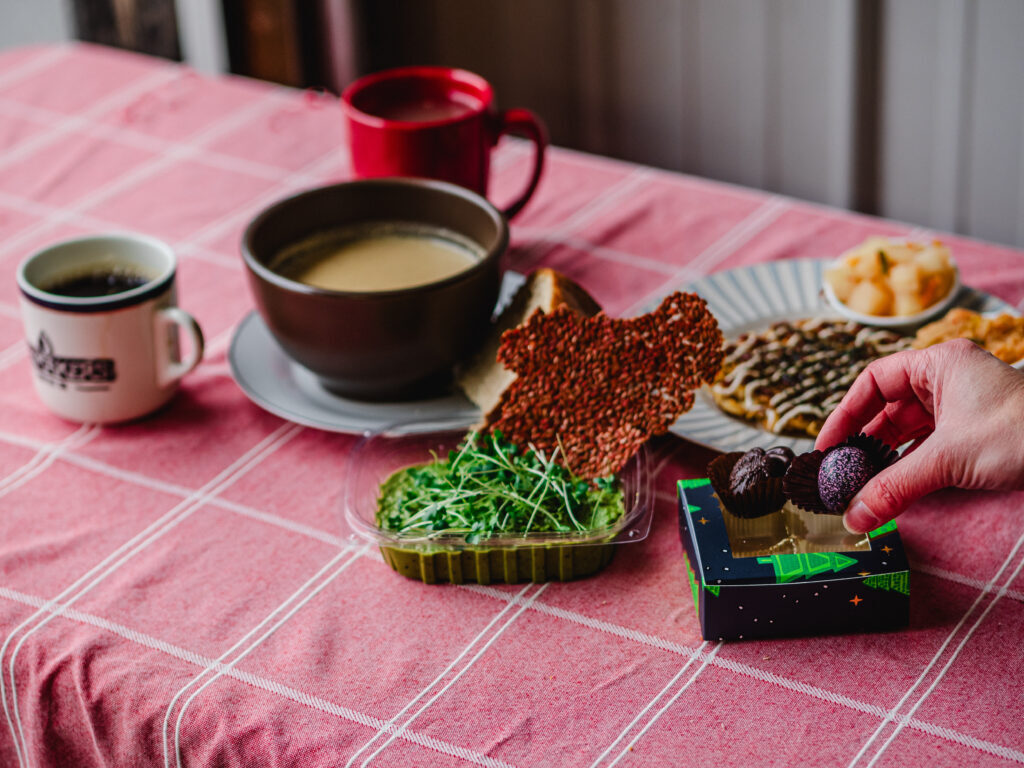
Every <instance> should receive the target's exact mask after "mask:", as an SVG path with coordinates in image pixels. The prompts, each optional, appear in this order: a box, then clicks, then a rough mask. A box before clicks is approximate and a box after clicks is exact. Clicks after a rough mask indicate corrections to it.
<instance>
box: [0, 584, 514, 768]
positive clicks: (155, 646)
mask: <svg viewBox="0 0 1024 768" xmlns="http://www.w3.org/2000/svg"><path fill="white" fill-rule="evenodd" d="M0 598H3V599H5V600H9V601H11V602H14V603H21V604H23V605H28V606H31V607H35V608H43V609H45V610H47V611H50V612H54V611H55V610H57V608H59V607H60V606H56V607H55V606H54V604H53V603H52V601H49V600H46V599H45V598H42V597H36V596H34V595H26V594H24V593H22V592H18V591H17V590H14V589H9V588H7V587H0ZM59 616H60V618H64V619H68V620H69V621H75V622H78V623H80V624H85V625H87V626H92V627H96V628H97V629H102V630H104V631H106V632H110V633H111V634H114V635H117V636H119V637H122V638H124V639H125V640H128V641H129V642H132V643H135V644H136V645H140V646H142V647H144V648H150V649H152V650H154V651H158V652H160V653H163V654H166V655H168V656H171V657H172V658H176V659H179V660H181V661H185V662H187V663H189V664H194V665H196V666H198V667H205V666H208V665H209V664H211V663H212V662H213V659H210V658H208V657H206V656H203V655H202V654H200V653H196V652H194V651H190V650H187V649H185V648H181V647H179V646H176V645H173V644H171V643H168V642H166V641H164V640H159V639H157V638H155V637H152V636H151V635H147V634H146V633H144V632H139V631H137V630H134V629H131V628H129V627H126V626H124V625H123V624H117V623H116V622H113V621H109V620H108V619H104V618H100V617H99V616H95V615H93V614H91V613H85V612H83V611H78V610H76V609H74V608H68V609H61V610H60V613H59ZM224 674H225V675H227V676H228V677H231V678H233V679H235V680H238V681H239V682H241V683H245V684H246V685H251V686H252V687H254V688H259V689H260V690H262V691H266V692H267V693H272V694H274V695H276V696H280V697H281V698H283V699H287V700H288V701H293V702H295V703H296V704H301V705H302V706H306V707H310V708H311V709H316V710H318V711H320V712H324V713H326V714H329V715H334V716H336V717H340V718H342V719H343V720H348V721H349V722H353V723H356V724H358V725H363V726H366V727H368V728H379V727H381V726H382V725H384V721H383V720H381V719H379V718H376V717H373V716H372V715H367V714H364V713H362V712H358V711H356V710H354V709H351V708H349V707H343V706H341V705H339V704H335V703H334V702H331V701H327V700H326V699H323V698H320V697H319V696H314V695H312V694H309V693H306V692H304V691H300V690H298V689H296V688H292V687H290V686H287V685H284V684H283V683H280V682H278V681H276V680H271V679H269V678H265V677H262V676H260V675H255V674H252V673H250V672H244V671H241V670H238V669H225V670H224ZM402 738H403V739H404V740H406V741H409V742H411V743H413V744H418V745H420V746H422V747H427V748H429V749H433V750H435V751H437V752H441V753H443V754H447V755H451V756H453V757H461V758H462V759H464V760H468V761H469V762H472V763H476V764H477V765H483V766H487V768H513V767H512V766H509V765H508V764H507V763H503V762H501V761H500V760H495V759H494V758H491V757H488V756H487V755H482V754H480V753H478V752H474V751H473V750H470V749H467V748H465V747H460V746H458V745H455V744H451V743H449V742H444V741H441V740H440V739H435V738H433V737H431V736H426V735H424V734H422V733H419V732H417V731H406V732H405V733H404V734H403V735H402Z"/></svg>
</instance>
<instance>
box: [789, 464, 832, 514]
mask: <svg viewBox="0 0 1024 768" xmlns="http://www.w3.org/2000/svg"><path fill="white" fill-rule="evenodd" d="M824 460H825V452H824V451H811V452H809V453H801V454H800V455H799V456H797V457H796V458H795V459H793V461H792V462H791V463H790V465H789V469H787V470H786V474H785V476H783V478H782V489H783V492H784V493H785V494H786V497H787V498H788V499H789V500H790V501H791V502H792V503H793V504H794V505H795V506H797V507H800V508H801V509H806V510H807V511H808V512H817V513H818V514H823V515H827V514H829V511H828V509H827V508H826V507H825V503H824V502H823V501H822V500H821V496H820V495H819V494H818V470H819V469H820V468H821V462H822V461H824Z"/></svg>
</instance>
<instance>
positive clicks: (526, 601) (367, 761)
mask: <svg viewBox="0 0 1024 768" xmlns="http://www.w3.org/2000/svg"><path fill="white" fill-rule="evenodd" d="M531 586H532V585H531ZM547 588H548V585H547V584H541V585H540V586H539V587H538V588H537V590H536V591H535V592H534V593H533V594H532V595H530V596H529V597H527V598H521V599H522V602H523V604H522V605H521V606H520V607H519V610H517V611H516V612H515V613H514V614H512V616H510V617H509V619H508V621H506V622H505V623H504V624H502V625H501V627H499V628H498V629H497V630H496V631H495V632H494V634H493V635H491V638H490V639H489V640H488V641H487V642H486V643H484V644H483V647H481V648H480V650H479V651H477V652H476V654H475V655H474V656H473V658H471V659H470V660H469V661H468V662H466V664H465V665H464V666H463V667H462V669H460V670H459V671H458V672H457V673H455V674H454V675H453V676H452V678H451V679H450V680H449V681H448V682H447V683H445V685H444V687H443V688H441V690H439V691H438V692H437V693H435V694H434V695H433V696H432V697H431V698H430V700H429V701H427V703H426V704H424V705H423V706H422V707H420V708H419V709H418V710H416V712H415V713H414V714H413V715H412V716H411V717H409V718H408V719H407V720H406V721H405V722H404V723H402V725H401V726H399V727H398V729H393V728H385V730H388V731H393V732H392V733H391V735H390V736H389V737H388V739H387V741H385V742H384V743H383V744H381V745H380V746H379V747H377V749H376V750H375V751H374V752H373V754H371V755H370V756H369V757H368V758H366V759H365V760H364V761H363V762H362V763H361V765H362V766H363V767H364V768H365V766H367V765H369V764H370V761H372V760H373V758H375V757H376V756H377V755H379V754H380V753H381V752H383V751H384V750H385V749H387V748H388V745H389V744H391V743H392V742H393V741H394V740H395V739H397V738H399V737H400V736H401V735H402V734H403V733H405V731H406V729H407V728H408V727H409V726H410V725H411V724H412V722H413V721H414V720H415V719H416V718H417V717H419V716H420V715H421V714H423V713H424V712H425V711H426V710H427V709H429V708H430V706H431V705H432V704H433V703H434V702H435V701H437V700H438V699H439V698H441V696H443V695H444V694H445V692H446V691H447V690H448V689H449V688H451V687H452V686H453V685H455V683H456V682H457V681H458V680H459V678H461V677H462V676H463V675H464V674H465V673H466V672H467V671H469V668H470V667H472V666H473V665H474V664H475V663H476V662H477V661H478V660H479V659H480V657H481V656H483V655H484V654H485V653H486V652H487V649H488V648H490V647H491V644H492V643H494V641H495V640H497V639H498V638H499V637H501V635H502V634H503V633H504V632H505V630H506V629H508V628H509V627H510V626H512V624H513V623H514V622H515V620H516V619H518V618H519V616H520V615H521V614H522V613H523V611H525V610H526V609H527V608H529V607H530V605H531V604H532V603H533V602H534V601H535V600H536V599H537V598H538V597H540V595H541V594H543V592H544V590H545V589H547ZM523 592H525V590H523ZM523 592H520V593H519V594H518V595H517V597H520V596H521V595H522V594H523ZM428 690H429V689H428ZM417 698H418V697H417ZM359 751H360V752H361V751H362V748H360V750H359ZM357 754H358V753H357ZM350 762H351V761H350Z"/></svg>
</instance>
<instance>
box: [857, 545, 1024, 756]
mask: <svg viewBox="0 0 1024 768" xmlns="http://www.w3.org/2000/svg"><path fill="white" fill-rule="evenodd" d="M1021 544H1024V534H1022V535H1021V536H1020V538H1018V539H1017V543H1016V544H1015V545H1014V546H1013V548H1012V549H1011V550H1010V554H1009V555H1007V557H1006V559H1005V560H1004V561H1003V564H1002V566H1000V568H999V570H998V571H996V573H995V575H994V576H993V577H992V578H991V579H990V580H989V581H988V584H986V586H985V589H983V590H982V591H981V592H979V593H978V596H977V597H976V598H975V599H974V602H973V603H971V606H970V607H969V608H968V609H967V611H966V612H965V613H964V615H963V617H962V618H961V619H960V621H958V622H957V623H956V626H954V627H953V631H952V632H950V633H949V635H948V636H947V637H946V639H945V640H944V641H943V642H942V645H940V646H939V649H938V650H937V651H936V652H935V655H934V656H932V660H931V661H930V662H928V664H927V666H925V668H924V670H922V672H921V674H920V675H919V676H918V678H917V680H916V681H915V682H914V684H913V685H911V686H910V688H909V689H907V692H906V693H905V694H903V696H902V697H901V698H900V700H899V701H898V702H896V706H894V707H892V708H891V709H890V710H889V711H888V712H887V713H886V716H885V717H884V718H883V719H882V722H881V723H880V724H879V726H878V727H877V728H876V729H875V731H874V732H873V733H872V734H871V736H870V737H869V738H868V740H867V741H866V742H864V744H863V745H862V746H861V748H860V750H858V751H857V754H855V755H854V756H853V759H852V760H851V761H850V763H849V768H853V766H855V765H856V764H857V762H858V761H859V760H860V758H861V757H862V756H863V755H864V754H865V753H866V752H867V750H868V748H869V747H870V746H871V744H872V743H874V741H875V739H877V738H878V736H879V735H880V734H881V733H882V731H883V730H884V729H885V727H886V726H887V725H888V724H889V723H890V722H892V720H893V718H894V716H895V715H896V713H897V712H899V710H900V709H901V708H902V707H903V705H904V704H905V703H906V702H907V700H908V699H909V698H910V697H911V695H913V693H914V691H915V690H917V687H918V686H919V685H921V683H922V682H924V679H925V678H926V677H927V676H928V673H929V672H930V671H931V670H932V668H933V667H934V666H935V664H936V663H938V661H939V659H941V658H942V655H943V654H944V653H945V651H946V648H947V647H948V646H949V644H950V643H951V642H952V641H953V638H955V637H956V636H957V633H959V631H960V628H961V627H962V626H963V625H964V624H965V623H966V622H967V619H968V618H969V617H970V615H971V614H972V613H974V610H975V609H976V608H977V607H978V606H979V605H980V604H981V602H982V600H984V598H985V596H986V595H988V594H989V592H990V591H991V590H992V587H993V586H995V584H996V582H997V581H998V580H999V577H1000V576H1002V574H1003V571H1005V570H1006V569H1007V567H1008V566H1009V565H1010V563H1012V562H1013V559H1014V557H1015V556H1016V555H1017V552H1018V550H1020V547H1021ZM1004 586H1007V585H1004ZM998 599H999V596H998V595H997V596H996V598H995V599H994V600H993V601H992V602H995V601H996V600H998ZM982 616H984V613H983V614H982ZM974 626H975V627H976V626H977V622H976V623H975V625H974ZM973 631H974V628H973V627H972V628H971V630H970V631H969V632H968V633H967V637H968V638H969V637H970V635H971V633H972V632H973ZM960 647H962V646H960ZM957 653H959V647H958V648H957V650H956V652H955V653H954V654H953V658H956V654H957ZM947 668H948V667H947ZM945 669H946V668H944V669H943V673H942V674H944V672H945ZM940 677H941V675H940ZM929 690H930V689H929ZM922 698H923V697H922ZM918 703H920V700H919V702H918ZM900 727H901V726H897V728H896V730H899V729H900ZM886 746H888V742H886Z"/></svg>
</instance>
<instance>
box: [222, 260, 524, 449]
mask: <svg viewBox="0 0 1024 768" xmlns="http://www.w3.org/2000/svg"><path fill="white" fill-rule="evenodd" d="M525 279H526V278H525V277H524V276H523V275H521V274H519V273H518V272H512V271H506V272H505V274H504V276H503V279H502V284H501V293H500V294H499V295H498V302H497V309H496V310H495V312H496V313H497V312H499V311H501V309H502V308H503V307H504V306H505V304H506V303H507V302H508V301H510V300H511V297H512V295H513V294H514V293H515V292H516V289H517V288H519V286H520V285H522V283H523V281H524V280H525ZM228 363H229V364H230V365H231V375H232V376H233V377H234V379H235V382H236V383H237V384H238V386H239V387H241V388H242V391H243V392H244V393H245V394H246V396H247V397H248V398H249V399H250V400H252V401H253V402H254V403H256V405H258V406H260V408H263V409H264V410H267V411H270V412H271V413H273V414H274V415H276V416H280V417H281V418H282V419H286V420H288V421H293V422H295V423H296V424H303V425H305V426H307V427H313V428H315V429H322V430H325V431H327V432H380V431H382V430H387V431H388V432H389V433H390V434H411V433H414V432H417V433H418V432H435V431H437V430H440V429H446V428H448V429H455V428H458V427H468V426H470V425H471V424H474V423H475V422H476V421H477V420H478V419H479V418H480V411H479V410H478V409H477V407H476V406H475V405H473V404H472V403H471V402H470V401H469V400H467V399H466V398H465V397H464V396H463V395H462V394H461V393H459V392H453V393H452V394H450V395H447V396H446V397H438V398H433V399H431V400H411V401H405V402H396V403H371V402H365V401H362V400H350V399H348V398H344V397H341V396H339V395H335V394H333V393H331V392H328V391H327V390H326V389H324V388H323V387H321V386H320V384H319V383H318V382H317V380H316V377H315V376H314V375H313V374H312V373H310V372H309V371H308V370H307V369H305V368H303V367H302V366H301V365H299V364H297V363H294V362H292V361H291V360H290V359H289V358H288V357H287V356H286V355H285V353H284V351H283V350H282V349H281V347H280V346H278V343H277V342H276V341H275V340H274V337H273V336H272V335H271V334H270V331H269V329H268V328H267V326H266V324H265V323H264V322H263V319H262V318H261V317H260V316H259V315H258V314H257V313H256V312H250V313H249V314H248V315H246V317H245V319H244V320H242V322H241V323H239V324H238V327H237V328H236V329H235V333H234V335H233V336H232V338H231V347H230V348H229V349H228Z"/></svg>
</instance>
